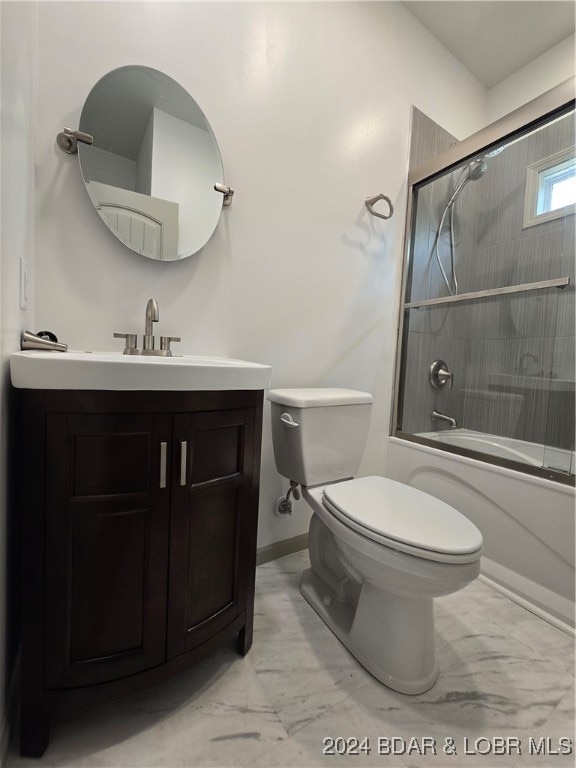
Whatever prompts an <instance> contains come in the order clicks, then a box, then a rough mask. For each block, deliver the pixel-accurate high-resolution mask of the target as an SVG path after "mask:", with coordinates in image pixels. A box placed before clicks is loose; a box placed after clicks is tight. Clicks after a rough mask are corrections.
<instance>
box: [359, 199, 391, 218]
mask: <svg viewBox="0 0 576 768" xmlns="http://www.w3.org/2000/svg"><path fill="white" fill-rule="evenodd" d="M378 200H386V202H387V203H388V208H389V209H390V210H389V213H388V215H387V216H386V215H385V214H384V213H378V211H375V210H374V209H373V207H372V206H373V205H374V204H375V203H377V202H378ZM364 204H365V206H366V208H368V210H369V211H370V213H371V214H372V216H378V218H379V219H390V218H392V214H393V213H394V206H393V205H392V200H390V198H389V197H388V196H387V195H383V194H379V195H374V196H373V197H367V198H366V200H365V201H364Z"/></svg>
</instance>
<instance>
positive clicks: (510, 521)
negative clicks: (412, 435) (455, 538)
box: [388, 429, 575, 634]
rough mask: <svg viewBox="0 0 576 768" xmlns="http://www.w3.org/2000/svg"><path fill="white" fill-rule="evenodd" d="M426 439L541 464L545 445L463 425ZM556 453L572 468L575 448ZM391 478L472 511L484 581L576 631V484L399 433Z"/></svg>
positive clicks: (557, 462) (558, 461) (555, 461)
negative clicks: (479, 533) (479, 539)
mask: <svg viewBox="0 0 576 768" xmlns="http://www.w3.org/2000/svg"><path fill="white" fill-rule="evenodd" d="M421 436H422V437H428V438H433V439H438V440H439V441H440V442H449V443H450V444H451V445H452V446H454V447H456V446H459V447H462V448H468V449H470V450H475V451H482V452H484V453H492V452H494V455H496V456H498V457H500V458H509V459H512V460H515V461H518V460H521V461H523V462H525V463H531V462H533V465H534V466H542V451H543V448H542V446H536V445H535V444H530V443H524V442H522V441H518V440H504V441H501V440H500V438H498V439H495V438H494V436H492V435H483V434H482V433H479V432H473V431H471V430H463V429H462V430H460V429H458V430H443V431H442V432H438V433H426V434H425V435H424V434H423V435H421ZM551 450H552V449H548V448H547V449H546V452H545V456H546V461H547V462H550V464H551V465H553V466H554V467H555V468H558V469H559V468H560V467H561V466H567V467H569V466H570V462H571V461H572V459H573V457H572V455H571V452H570V451H558V450H557V451H555V452H552V453H550V451H551ZM538 452H539V453H538ZM520 456H522V458H521V459H520ZM572 466H574V465H573V464H572ZM388 476H389V477H391V478H392V479H394V480H399V481H400V482H403V483H406V484H408V485H411V486H413V487H414V488H418V489H420V490H422V491H425V492H427V493H430V494H431V495H432V496H436V497H437V498H439V499H442V500H443V501H445V502H446V503H447V504H450V505H451V506H453V507H455V508H456V509H458V510H460V512H462V513H463V514H464V515H466V517H468V518H469V519H470V520H471V521H472V522H473V523H474V524H475V525H476V526H477V527H478V528H479V529H480V530H481V531H482V535H483V536H484V554H483V557H482V576H481V578H484V579H486V580H488V581H490V582H491V583H492V585H493V586H495V587H496V588H497V589H499V590H500V591H502V592H504V593H505V594H507V595H508V596H509V597H511V598H512V599H513V600H515V601H516V602H518V603H520V604H521V605H524V606H525V607H526V608H528V609H529V610H531V611H533V612H534V613H536V614H538V615H539V616H541V617H542V618H544V619H546V620H547V621H549V622H551V623H552V624H554V625H556V626H558V627H559V628H560V629H563V630H564V631H567V632H569V633H570V634H573V633H574V630H573V627H574V591H575V584H574V575H575V574H574V535H575V527H574V519H575V490H574V488H573V487H570V486H568V485H563V484H561V483H557V482H554V481H551V480H547V479H544V478H540V477H532V476H531V475H527V474H524V473H522V472H516V471H514V470H512V469H508V468H505V467H500V466H496V465H492V464H488V463H485V462H481V461H476V460H474V459H471V458H468V457H465V456H459V455H457V454H454V453H448V452H447V451H443V450H437V449H434V448H432V447H429V446H427V445H421V444H419V443H414V442H410V441H408V440H403V439H401V438H397V437H390V443H389V452H388Z"/></svg>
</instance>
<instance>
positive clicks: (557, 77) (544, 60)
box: [486, 35, 576, 124]
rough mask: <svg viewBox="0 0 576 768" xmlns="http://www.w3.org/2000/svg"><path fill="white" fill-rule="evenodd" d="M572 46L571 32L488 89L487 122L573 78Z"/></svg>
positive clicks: (573, 54) (574, 41)
mask: <svg viewBox="0 0 576 768" xmlns="http://www.w3.org/2000/svg"><path fill="white" fill-rule="evenodd" d="M575 45H576V40H575V38H574V35H571V36H570V37H567V38H566V39H565V40H563V41H562V42H561V43H558V45H555V46H554V48H551V49H550V50H549V51H546V53H543V54H542V55H541V56H538V58H537V59H534V61H531V62H530V64H527V65H526V66H525V67H522V69H519V70H518V71H517V72H514V74H512V75H510V77H507V78H506V79H505V80H502V82H501V83H498V85H495V86H494V87H493V88H490V90H489V91H488V100H487V105H486V123H487V124H488V123H493V122H494V121H495V120H498V118H499V117H503V116H504V115H506V114H508V112H511V111H512V110H513V109H516V108H517V107H521V106H522V105H523V104H525V103H526V102H527V101H530V100H531V99H535V98H536V97H537V96H540V95H541V94H542V93H544V92H545V91H548V90H550V88H554V86H556V85H558V84H559V83H561V82H563V81H564V80H567V79H568V78H569V77H574V73H575V71H576V60H575V55H576V51H575Z"/></svg>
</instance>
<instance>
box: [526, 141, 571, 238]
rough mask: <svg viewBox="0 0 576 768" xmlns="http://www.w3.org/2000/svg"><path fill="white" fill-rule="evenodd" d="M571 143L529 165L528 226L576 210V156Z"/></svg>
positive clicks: (527, 173)
mask: <svg viewBox="0 0 576 768" xmlns="http://www.w3.org/2000/svg"><path fill="white" fill-rule="evenodd" d="M575 154H576V152H575V148H574V147H570V148H569V149H564V150H562V151H561V152H556V154H554V155H551V156H550V157H545V158H544V159H542V160H538V162H536V163H532V164H531V165H529V166H528V167H527V169H526V192H525V196H524V223H523V226H524V227H532V226H534V225H535V224H540V223H542V222H544V221H551V220H552V219H560V218H563V217H564V216H567V215H568V214H570V213H575V212H576V157H575Z"/></svg>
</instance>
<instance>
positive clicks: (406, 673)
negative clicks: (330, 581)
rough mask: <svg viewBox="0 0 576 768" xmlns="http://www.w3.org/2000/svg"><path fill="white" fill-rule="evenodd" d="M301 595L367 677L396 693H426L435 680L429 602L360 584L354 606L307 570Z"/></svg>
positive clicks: (430, 601) (431, 614)
mask: <svg viewBox="0 0 576 768" xmlns="http://www.w3.org/2000/svg"><path fill="white" fill-rule="evenodd" d="M300 591H301V593H302V595H303V597H304V598H305V599H306V601H307V602H308V603H310V605H311V606H312V608H314V610H315V611H316V613H317V614H318V615H319V616H320V618H321V619H322V620H323V621H324V622H325V624H327V626H328V627H329V628H330V629H331V630H332V632H333V633H334V634H335V635H336V637H337V638H338V639H339V640H340V641H341V642H342V643H343V644H344V645H345V646H346V648H348V650H349V651H350V653H351V654H352V655H353V656H354V657H355V658H356V659H357V660H358V661H359V662H360V664H362V666H363V667H365V668H366V669H367V670H368V672H370V674H372V675H374V677H375V678H376V679H377V680H379V681H380V682H381V683H383V684H384V685H386V686H387V687H388V688H392V689H393V690H395V691H399V692H400V693H406V694H410V695H416V694H419V693H424V691H427V690H429V689H430V688H431V687H432V686H433V685H434V683H435V682H436V680H437V678H438V666H437V664H436V655H435V649H434V605H433V600H432V598H414V599H412V598H407V597H405V596H404V597H397V596H396V595H393V594H389V593H385V592H383V591H382V590H381V589H376V588H375V587H373V586H372V585H371V584H370V583H368V582H367V581H364V582H363V584H362V588H361V591H360V596H359V598H358V602H357V603H351V602H348V601H344V600H340V599H338V598H337V597H335V596H334V594H333V592H332V591H331V590H329V589H328V588H327V587H326V586H325V585H324V584H323V583H322V581H321V580H320V579H319V578H318V577H317V576H316V575H315V574H314V572H313V569H312V568H308V569H307V570H306V571H304V573H303V574H302V581H301V584H300Z"/></svg>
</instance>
